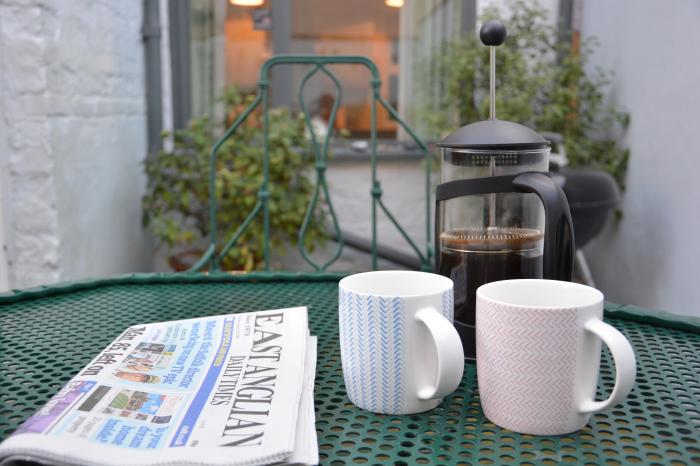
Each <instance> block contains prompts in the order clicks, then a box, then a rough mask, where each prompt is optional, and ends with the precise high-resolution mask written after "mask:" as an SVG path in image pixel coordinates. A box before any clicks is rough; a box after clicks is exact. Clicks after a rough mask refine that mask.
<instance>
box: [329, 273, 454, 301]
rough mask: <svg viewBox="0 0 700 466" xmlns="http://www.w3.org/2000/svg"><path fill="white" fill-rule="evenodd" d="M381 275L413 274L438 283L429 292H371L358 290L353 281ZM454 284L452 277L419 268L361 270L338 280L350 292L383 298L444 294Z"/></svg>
mask: <svg viewBox="0 0 700 466" xmlns="http://www.w3.org/2000/svg"><path fill="white" fill-rule="evenodd" d="M381 275H399V276H400V275H404V276H405V275H412V276H414V277H418V276H422V277H424V278H429V279H431V280H434V282H435V283H436V285H435V287H434V289H433V290H430V291H429V292H425V293H416V292H406V293H403V292H393V293H382V292H376V293H374V292H371V291H364V290H358V289H357V284H355V283H353V282H355V281H358V280H361V279H364V278H366V277H368V276H374V277H377V276H381ZM453 286H454V283H453V281H452V280H451V279H449V278H447V277H445V276H443V275H439V274H436V273H431V272H423V271H418V270H372V271H369V272H359V273H354V274H352V275H348V276H347V277H345V278H343V279H341V280H340V281H339V282H338V287H340V288H341V289H343V290H345V291H347V292H349V293H355V294H358V295H364V296H377V297H382V298H419V297H422V296H433V295H438V294H442V293H444V292H445V291H448V290H450V289H452V288H453Z"/></svg>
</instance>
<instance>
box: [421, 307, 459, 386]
mask: <svg viewBox="0 0 700 466" xmlns="http://www.w3.org/2000/svg"><path fill="white" fill-rule="evenodd" d="M415 318H416V320H417V321H418V322H422V323H423V324H424V325H425V326H426V328H427V329H428V333H430V337H431V339H432V340H433V344H434V345H435V350H436V352H437V381H436V382H435V385H432V386H427V387H422V388H419V389H418V398H420V399H421V400H430V399H436V398H442V397H444V396H446V395H449V394H450V393H452V392H453V391H455V390H456V389H457V387H458V386H459V383H460V382H461V381H462V374H463V373H464V350H463V349H462V341H461V340H460V339H459V334H458V333H457V330H455V328H454V326H453V325H452V324H451V323H450V321H449V320H447V319H445V317H443V316H442V314H440V313H439V312H438V311H436V310H435V309H433V308H425V309H421V310H420V311H418V312H417V313H416V317H415Z"/></svg>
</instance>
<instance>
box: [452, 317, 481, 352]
mask: <svg viewBox="0 0 700 466" xmlns="http://www.w3.org/2000/svg"><path fill="white" fill-rule="evenodd" d="M454 326H455V328H456V329H457V333H458V334H459V339H460V340H462V348H463V349H464V360H465V361H467V362H476V327H475V326H473V325H469V324H465V323H464V322H460V321H458V320H455V321H454Z"/></svg>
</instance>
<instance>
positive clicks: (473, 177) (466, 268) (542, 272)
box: [435, 121, 573, 359]
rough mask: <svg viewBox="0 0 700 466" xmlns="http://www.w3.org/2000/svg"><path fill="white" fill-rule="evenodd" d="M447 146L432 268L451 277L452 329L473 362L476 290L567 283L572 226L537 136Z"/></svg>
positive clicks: (445, 143) (544, 144)
mask: <svg viewBox="0 0 700 466" xmlns="http://www.w3.org/2000/svg"><path fill="white" fill-rule="evenodd" d="M493 124H496V125H499V124H500V125H501V126H502V125H504V124H507V123H506V122H501V121H499V122H493ZM476 125H477V126H478V125H479V124H478V123H477V124H476ZM521 128H523V131H524V130H525V128H524V127H521ZM463 129H465V128H463ZM528 131H529V130H528ZM532 133H533V134H534V135H536V133H534V132H532ZM537 136H539V135H537ZM533 137H534V136H533ZM449 144H450V141H449V140H446V141H443V143H442V144H441V145H442V148H441V155H442V168H441V184H440V185H439V186H438V192H437V199H438V204H437V208H436V220H438V221H437V222H436V225H435V228H436V248H435V251H436V272H437V273H439V274H441V275H444V276H446V277H449V278H451V279H452V281H453V282H454V311H455V316H454V317H455V327H457V330H458V331H459V333H460V336H461V337H462V342H463V344H464V349H465V355H466V357H467V358H468V359H473V358H474V357H475V328H474V325H475V309H476V290H477V288H478V287H479V286H481V285H483V284H485V283H489V282H492V281H497V280H508V279H516V278H550V279H557V280H570V279H571V272H572V269H573V230H572V228H571V220H570V214H569V209H568V204H567V202H566V198H565V197H564V195H563V193H562V191H561V189H560V188H559V187H558V186H557V185H556V183H555V182H554V181H553V180H552V179H551V178H550V177H549V175H548V173H547V170H548V168H549V152H550V148H549V145H548V144H547V142H546V141H545V140H544V139H542V140H541V141H539V142H538V143H533V142H532V140H531V141H530V142H529V143H527V144H523V145H521V148H518V147H517V146H513V145H506V146H503V147H496V146H494V147H493V148H486V147H487V146H483V145H482V147H481V148H480V147H476V148H474V147H463V146H462V147H455V146H450V145H449ZM458 146H459V145H458Z"/></svg>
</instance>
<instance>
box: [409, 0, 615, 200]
mask: <svg viewBox="0 0 700 466" xmlns="http://www.w3.org/2000/svg"><path fill="white" fill-rule="evenodd" d="M507 10H508V12H509V15H508V17H504V15H503V14H502V13H501V11H499V10H498V9H497V8H489V9H487V10H486V11H485V12H484V15H483V16H484V17H483V20H484V21H486V20H489V19H499V20H501V21H502V22H503V23H504V24H506V25H507V27H508V37H507V38H506V41H505V43H504V44H503V45H502V46H501V47H498V49H497V52H496V66H497V82H496V115H497V117H498V118H499V119H502V120H511V121H516V122H519V123H522V124H525V125H528V126H530V127H532V128H534V129H535V130H537V131H552V132H557V133H561V134H562V135H563V136H564V143H565V148H566V154H567V157H568V158H569V163H570V164H571V165H572V166H591V167H594V168H599V169H602V170H605V171H607V172H609V173H610V174H612V175H613V177H614V178H615V179H616V180H617V182H618V184H619V185H620V187H621V188H623V189H624V177H625V173H626V171H627V161H628V159H629V151H628V150H627V149H626V148H624V147H623V146H622V143H621V140H622V135H623V133H624V131H625V129H626V128H627V126H628V125H629V115H628V114H627V113H624V112H621V111H619V110H618V109H616V108H614V107H613V106H612V105H610V104H609V103H608V95H607V88H608V87H609V84H610V78H611V75H610V73H608V72H605V71H603V70H599V69H598V70H592V69H591V67H590V66H589V59H590V56H591V54H592V53H593V51H594V50H595V46H596V43H595V40H594V39H588V40H586V41H583V42H582V43H581V46H580V50H575V49H573V48H572V41H571V40H568V39H569V38H562V37H560V36H558V35H557V31H556V30H555V29H554V28H553V27H552V26H550V25H549V22H548V19H547V11H546V10H545V9H544V8H542V7H541V6H540V5H539V4H538V3H536V2H526V1H524V0H513V1H511V2H509V3H508V8H507ZM422 68H423V69H426V70H431V71H430V73H431V74H430V76H423V79H422V84H421V85H422V87H424V88H432V87H434V81H435V79H440V80H442V81H444V83H445V87H444V89H445V92H444V94H443V96H442V97H443V100H442V101H440V100H437V101H434V100H431V99H430V97H428V96H425V95H424V96H423V100H424V101H425V102H426V104H425V106H424V108H423V109H422V111H421V110H419V114H420V113H423V114H424V115H420V119H421V120H422V121H423V122H425V123H426V124H427V125H429V128H430V132H431V133H432V134H431V136H432V137H437V138H440V137H442V136H444V135H446V134H448V133H450V132H451V131H452V130H454V129H455V128H458V127H460V126H463V125H466V124H468V123H473V122H475V121H478V120H484V119H486V118H488V109H489V101H488V93H489V62H488V48H487V47H484V46H483V45H482V44H481V43H480V41H479V39H478V37H476V35H469V36H468V37H465V38H464V39H461V40H460V41H457V42H455V43H453V44H450V46H449V47H448V49H447V51H446V52H445V53H444V54H443V55H442V56H439V57H437V58H435V59H434V63H431V65H430V66H423V67H422ZM436 76H437V77H436ZM419 81H421V80H420V79H419Z"/></svg>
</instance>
